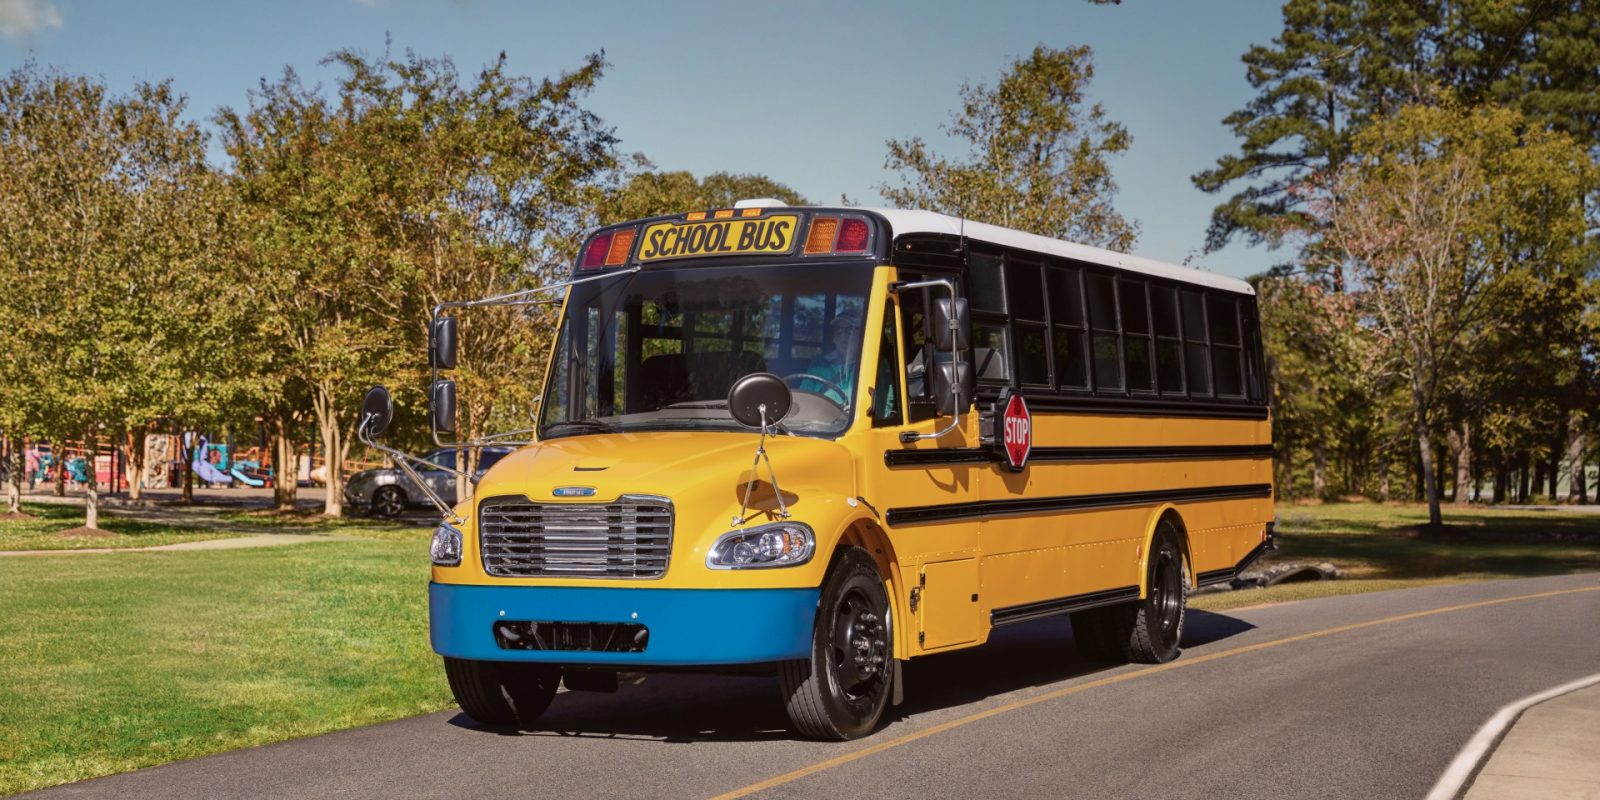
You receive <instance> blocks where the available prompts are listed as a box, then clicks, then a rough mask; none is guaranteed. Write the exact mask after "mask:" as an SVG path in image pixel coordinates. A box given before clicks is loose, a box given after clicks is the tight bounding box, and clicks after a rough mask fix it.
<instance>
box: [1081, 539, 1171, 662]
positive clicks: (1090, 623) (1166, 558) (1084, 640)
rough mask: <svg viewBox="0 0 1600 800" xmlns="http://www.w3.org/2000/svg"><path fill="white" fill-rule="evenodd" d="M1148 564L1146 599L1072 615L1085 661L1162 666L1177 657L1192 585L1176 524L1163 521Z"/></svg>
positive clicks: (1153, 543)
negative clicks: (1125, 660)
mask: <svg viewBox="0 0 1600 800" xmlns="http://www.w3.org/2000/svg"><path fill="white" fill-rule="evenodd" d="M1149 564H1150V565H1149V571H1148V572H1147V574H1146V583H1147V585H1148V586H1149V590H1148V591H1147V592H1145V597H1144V599H1142V600H1135V601H1132V602H1128V603H1120V604H1118V605H1114V606H1106V607H1105V608H1093V609H1089V610H1088V611H1078V612H1075V613H1074V614H1073V615H1072V638H1073V641H1074V642H1076V643H1077V645H1078V652H1079V653H1082V654H1083V656H1084V657H1085V658H1088V659H1090V660H1095V661H1108V660H1123V659H1127V660H1131V661H1138V662H1141V663H1145V664H1162V663H1166V662H1168V661H1171V660H1172V659H1174V658H1177V657H1178V641H1179V640H1180V639H1182V638H1183V622H1184V618H1185V616H1186V614H1187V607H1188V596H1189V585H1188V574H1187V572H1186V570H1185V568H1184V561H1183V546H1182V544H1181V540H1180V539H1179V538H1178V531H1177V529H1176V528H1175V527H1173V525H1172V523H1170V522H1162V523H1161V525H1160V527H1159V528H1157V529H1156V535H1155V538H1154V539H1153V540H1152V541H1151V543H1150V562H1149Z"/></svg>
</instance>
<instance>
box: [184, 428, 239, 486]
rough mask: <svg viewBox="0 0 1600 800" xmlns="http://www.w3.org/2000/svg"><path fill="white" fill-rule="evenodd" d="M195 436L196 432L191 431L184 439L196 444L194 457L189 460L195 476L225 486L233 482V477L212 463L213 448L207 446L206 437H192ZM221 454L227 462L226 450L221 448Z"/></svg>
mask: <svg viewBox="0 0 1600 800" xmlns="http://www.w3.org/2000/svg"><path fill="white" fill-rule="evenodd" d="M193 436H194V434H190V433H186V434H184V441H185V442H186V443H192V444H193V445H194V450H193V451H192V452H193V453H194V457H193V458H192V459H191V460H190V461H189V469H191V470H193V471H194V474H195V477H198V478H199V479H200V480H203V481H205V482H206V483H220V484H222V485H224V486H227V485H230V484H232V483H233V478H232V477H230V476H229V475H228V474H227V473H225V472H223V471H222V470H220V469H217V468H216V466H214V465H212V463H211V458H210V455H211V452H212V449H213V448H212V447H208V446H207V442H206V437H204V436H200V437H196V438H190V437H193ZM221 454H222V456H223V459H224V461H223V463H226V458H227V452H226V450H225V449H221Z"/></svg>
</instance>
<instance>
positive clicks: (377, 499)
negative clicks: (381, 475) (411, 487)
mask: <svg viewBox="0 0 1600 800" xmlns="http://www.w3.org/2000/svg"><path fill="white" fill-rule="evenodd" d="M405 510H406V493H405V492H402V491H400V487H398V486H384V487H380V488H379V489H378V491H376V492H373V493H372V513H373V514H374V515H375V516H379V517H398V516H400V512H402V511H405Z"/></svg>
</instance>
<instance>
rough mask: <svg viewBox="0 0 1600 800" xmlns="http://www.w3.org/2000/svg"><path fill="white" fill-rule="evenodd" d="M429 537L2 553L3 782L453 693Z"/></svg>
mask: <svg viewBox="0 0 1600 800" xmlns="http://www.w3.org/2000/svg"><path fill="white" fill-rule="evenodd" d="M349 532H350V533H358V531H355V530H352V531H349ZM427 536H428V532H427V531H426V530H417V529H413V530H412V533H411V535H410V537H409V538H404V539H401V538H398V537H394V538H391V539H390V540H385V541H377V540H372V541H340V542H318V543H312V544H302V545H294V546H288V547H277V548H266V549H258V550H234V551H211V552H164V553H116V554H106V555H86V556H72V555H63V556H56V557H52V556H39V557H30V558H15V557H13V558H0V587H4V590H3V591H0V675H3V676H4V680H0V731H4V735H3V736H0V794H10V793H14V792H21V791H26V790H29V789H36V788H40V787H45V786H51V785H55V784H59V783H65V782H68V781H75V780H81V779H84V778H91V777H95V776H99V775H107V774H111V773H115V772H124V771H127V770H132V769H138V768H140V767H146V766H150V765H154V764H161V763H165V762H168V761H174V760H178V759H184V758H192V757H195V756H200V755H205V754H208V753H215V752H220V751H224V750H232V749H235V748H240V747H248V746H252V745H258V744H263V743H267V742H273V741H279V740H282V739H287V738H293V737H298V736H307V735H311V734H316V733H322V732H325V731H332V730H339V729H342V728H349V727H353V726H358V725H365V724H369V723H373V722H379V721H383V720H389V719H395V718H399V717H405V716H411V715H415V714H420V713H425V712H429V711H436V710H439V709H441V708H445V707H446V706H447V705H449V703H450V699H449V698H450V695H449V691H448V689H447V687H446V684H445V682H444V676H443V673H442V670H441V669H440V667H439V664H438V658H437V657H436V656H434V655H433V653H432V651H431V650H430V649H429V647H428V639H427V592H426V588H425V587H426V584H427V580H428V555H427Z"/></svg>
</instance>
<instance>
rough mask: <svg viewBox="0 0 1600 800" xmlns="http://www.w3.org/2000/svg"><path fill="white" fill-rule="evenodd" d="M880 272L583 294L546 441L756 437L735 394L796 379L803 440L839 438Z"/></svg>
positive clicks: (605, 284) (637, 276)
mask: <svg viewBox="0 0 1600 800" xmlns="http://www.w3.org/2000/svg"><path fill="white" fill-rule="evenodd" d="M871 280H872V265H871V264H866V263H857V264H816V263H812V264H794V265H785V266H770V267H755V268H751V267H687V268H677V269H663V270H650V271H643V272H636V273H633V274H631V275H626V276H618V277H617V279H616V280H614V281H613V280H600V281H593V282H590V283H585V284H579V285H577V286H574V287H573V288H572V297H571V299H570V300H569V301H568V303H567V316H566V319H564V320H563V321H562V325H561V333H560V340H559V342H558V345H557V349H556V358H555V364H554V365H553V366H552V369H551V373H550V384H549V386H548V387H547V389H546V392H545V399H544V404H543V405H544V410H543V412H542V419H541V425H540V430H539V435H540V437H541V438H549V437H555V436H569V435H575V434H583V433H608V432H619V431H640V430H741V431H742V430H748V429H747V428H745V427H744V426H742V425H740V424H739V423H738V422H736V421H734V419H733V417H732V416H730V415H729V413H728V389H729V388H730V387H732V386H733V382H734V381H736V380H738V379H739V378H741V377H743V376H745V375H749V374H750V373H753V372H771V373H775V374H777V375H779V376H782V377H783V378H784V381H785V383H787V384H789V387H790V389H791V390H793V391H794V405H793V407H792V409H791V410H790V414H789V416H788V417H786V418H785V419H784V420H783V427H784V428H785V429H787V430H788V431H789V432H791V433H797V434H807V435H814V436H835V435H838V434H840V433H843V432H844V430H845V428H847V427H848V426H849V424H850V419H851V417H852V414H853V412H854V409H853V408H852V407H851V403H852V401H853V400H854V398H855V396H856V395H857V394H859V392H857V391H856V389H855V387H856V373H857V365H858V363H859V361H860V358H861V332H862V309H863V308H864V307H865V304H866V296H867V291H868V288H869V286H870V284H871Z"/></svg>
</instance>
